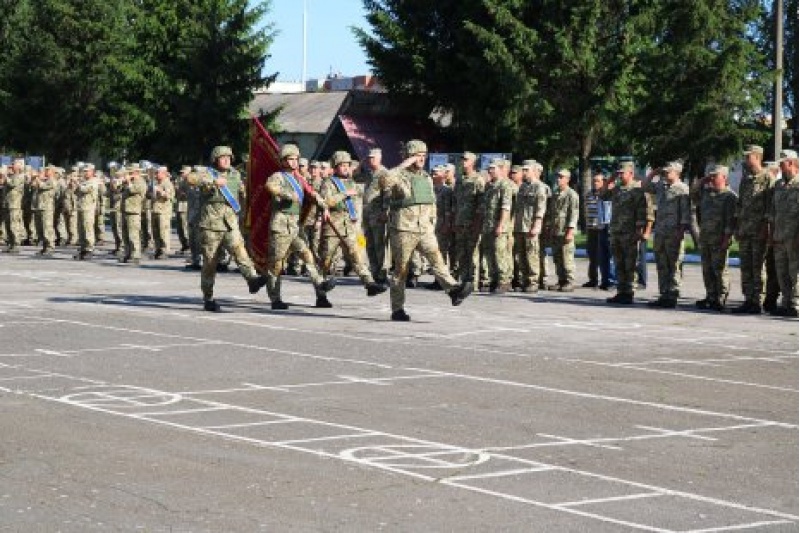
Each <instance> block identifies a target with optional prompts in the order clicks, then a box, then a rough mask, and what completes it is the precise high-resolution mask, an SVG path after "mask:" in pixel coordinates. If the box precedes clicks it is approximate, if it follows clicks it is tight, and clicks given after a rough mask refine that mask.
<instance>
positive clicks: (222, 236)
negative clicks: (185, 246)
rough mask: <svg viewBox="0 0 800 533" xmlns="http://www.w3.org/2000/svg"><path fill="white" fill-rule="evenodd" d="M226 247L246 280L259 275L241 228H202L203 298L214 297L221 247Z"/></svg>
mask: <svg viewBox="0 0 800 533" xmlns="http://www.w3.org/2000/svg"><path fill="white" fill-rule="evenodd" d="M221 248H222V249H226V250H228V252H229V253H230V254H231V255H232V256H233V259H234V261H236V264H237V265H238V266H239V272H241V273H242V277H244V279H246V280H251V279H254V278H256V277H257V276H258V273H257V272H256V267H255V266H253V261H252V260H251V259H250V256H249V255H247V249H245V246H244V239H243V238H242V234H241V233H240V232H239V228H234V229H232V230H228V231H212V230H208V229H202V228H201V229H200V250H201V253H202V255H203V269H202V270H201V271H200V290H201V291H202V292H203V300H205V301H209V300H213V299H214V279H215V278H216V277H217V260H218V258H219V255H220V254H219V251H220V249H221Z"/></svg>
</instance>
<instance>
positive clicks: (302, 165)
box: [299, 157, 308, 167]
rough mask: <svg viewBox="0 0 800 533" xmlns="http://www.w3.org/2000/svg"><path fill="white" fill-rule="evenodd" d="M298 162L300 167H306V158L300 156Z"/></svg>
mask: <svg viewBox="0 0 800 533" xmlns="http://www.w3.org/2000/svg"><path fill="white" fill-rule="evenodd" d="M299 164H300V166H301V167H307V166H308V159H306V158H305V157H301V158H300V161H299Z"/></svg>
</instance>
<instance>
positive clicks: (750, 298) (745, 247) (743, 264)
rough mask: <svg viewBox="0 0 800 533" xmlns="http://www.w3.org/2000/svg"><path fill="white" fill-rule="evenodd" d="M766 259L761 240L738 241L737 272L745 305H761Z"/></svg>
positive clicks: (765, 246) (746, 238) (764, 246)
mask: <svg viewBox="0 0 800 533" xmlns="http://www.w3.org/2000/svg"><path fill="white" fill-rule="evenodd" d="M766 258H767V244H766V242H765V241H764V240H763V239H759V238H748V237H743V238H741V239H739V270H740V272H741V276H742V295H743V296H744V300H745V302H746V303H751V304H756V305H761V299H762V296H763V294H764V263H765V261H766Z"/></svg>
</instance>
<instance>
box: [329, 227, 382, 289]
mask: <svg viewBox="0 0 800 533" xmlns="http://www.w3.org/2000/svg"><path fill="white" fill-rule="evenodd" d="M340 251H341V252H342V254H343V255H344V258H345V260H346V261H349V264H350V265H351V266H352V268H353V270H354V271H355V273H356V275H357V276H358V278H359V279H360V280H361V282H362V283H364V284H366V283H372V282H373V281H374V279H373V277H372V274H371V273H370V271H369V268H367V265H366V264H365V263H364V261H363V259H362V258H361V253H360V250H359V248H358V243H357V242H356V232H355V231H354V229H353V228H348V230H347V231H346V232H345V233H343V234H342V239H341V240H340V239H339V237H337V236H336V235H324V236H323V237H322V243H321V246H320V258H319V259H320V263H321V264H322V271H323V272H330V271H331V269H332V268H333V267H334V266H335V265H334V260H335V259H336V258H337V257H338V255H339V252H340Z"/></svg>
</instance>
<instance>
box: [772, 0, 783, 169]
mask: <svg viewBox="0 0 800 533" xmlns="http://www.w3.org/2000/svg"><path fill="white" fill-rule="evenodd" d="M772 6H773V8H772V9H773V12H774V14H775V88H774V98H773V100H774V108H773V110H772V135H773V138H772V140H773V147H774V150H775V155H774V159H775V160H777V159H778V158H779V157H780V153H781V148H782V144H783V0H773V2H772Z"/></svg>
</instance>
